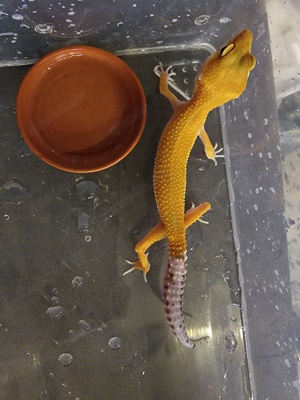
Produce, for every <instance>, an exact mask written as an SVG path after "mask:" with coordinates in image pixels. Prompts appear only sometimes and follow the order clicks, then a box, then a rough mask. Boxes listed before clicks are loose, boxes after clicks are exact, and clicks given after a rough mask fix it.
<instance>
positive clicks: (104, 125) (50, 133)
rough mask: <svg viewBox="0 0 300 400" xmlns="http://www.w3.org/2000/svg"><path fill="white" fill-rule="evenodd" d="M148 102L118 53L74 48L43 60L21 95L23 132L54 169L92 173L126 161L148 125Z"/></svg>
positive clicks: (19, 109)
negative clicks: (124, 159)
mask: <svg viewBox="0 0 300 400" xmlns="http://www.w3.org/2000/svg"><path fill="white" fill-rule="evenodd" d="M145 119H146V101H145V95H144V92H143V89H142V86H141V84H140V82H139V80H138V78H137V77H136V75H135V74H134V72H133V71H132V70H131V69H130V68H129V67H128V66H127V65H126V64H125V63H124V62H123V61H122V60H120V59H119V58H118V57H117V56H115V55H113V54H111V53H109V52H107V51H104V50H101V49H98V48H95V47H90V46H72V47H66V48H63V49H60V50H57V51H54V52H52V53H50V54H48V55H46V56H45V57H43V58H42V59H41V60H39V61H38V62H37V63H36V64H35V65H34V66H33V67H32V68H31V69H30V70H29V72H28V73H27V75H26V76H25V78H24V80H23V82H22V84H21V86H20V89H19V92H18V97H17V120H18V124H19V128H20V131H21V133H22V135H23V137H24V139H25V141H26V143H27V144H28V146H29V147H30V148H31V149H32V151H33V152H34V153H35V154H37V155H38V156H39V157H40V158H41V159H42V160H44V161H46V162H47V163H48V164H50V165H53V166H54V167H57V168H60V169H62V170H65V171H71V172H93V171H99V170H102V169H105V168H108V167H110V166H111V165H113V164H116V163H117V162H119V161H120V160H122V159H123V158H124V157H125V156H126V155H127V154H128V153H129V152H130V151H131V150H132V149H133V148H134V146H135V145H136V143H137V142H138V140H139V138H140V136H141V134H142V132H143V129H144V125H145Z"/></svg>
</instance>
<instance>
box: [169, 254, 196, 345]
mask: <svg viewBox="0 0 300 400" xmlns="http://www.w3.org/2000/svg"><path fill="white" fill-rule="evenodd" d="M186 260H187V257H186V253H183V254H182V255H181V256H179V257H175V256H172V255H169V258H168V267H167V270H166V273H165V277H164V287H163V297H164V306H165V313H166V317H167V321H168V323H169V325H170V328H171V329H172V332H173V333H174V335H175V336H176V338H177V339H178V340H179V342H180V343H182V344H183V345H184V346H186V347H190V348H194V347H195V344H194V343H193V342H192V341H191V339H190V338H189V337H188V335H187V333H186V330H185V325H184V318H183V314H182V301H183V292H184V285H185V275H186V273H187V270H186Z"/></svg>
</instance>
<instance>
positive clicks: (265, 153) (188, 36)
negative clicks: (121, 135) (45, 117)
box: [0, 0, 300, 400]
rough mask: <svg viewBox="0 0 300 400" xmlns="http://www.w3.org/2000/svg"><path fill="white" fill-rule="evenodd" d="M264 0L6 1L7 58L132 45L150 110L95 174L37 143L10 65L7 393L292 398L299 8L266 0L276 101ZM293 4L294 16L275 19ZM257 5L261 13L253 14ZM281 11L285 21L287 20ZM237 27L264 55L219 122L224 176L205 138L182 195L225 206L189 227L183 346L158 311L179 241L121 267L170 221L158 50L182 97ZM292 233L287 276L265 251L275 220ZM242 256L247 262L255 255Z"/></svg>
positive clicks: (278, 239) (272, 246) (0, 115)
mask: <svg viewBox="0 0 300 400" xmlns="http://www.w3.org/2000/svg"><path fill="white" fill-rule="evenodd" d="M247 3H248V4H247ZM250 3H251V4H250ZM262 4H263V3H262V2H253V4H252V2H240V1H233V2H225V1H222V2H220V1H208V0H206V1H201V2H192V1H178V2H176V1H175V2H174V1H164V2H162V1H156V0H154V1H153V2H151V3H149V2H138V1H125V0H116V1H112V2H95V1H92V0H82V1H79V0H76V1H75V0H68V1H57V2H54V1H48V0H45V1H43V2H38V1H34V0H25V1H21V0H20V1H17V0H16V1H9V0H7V1H5V2H2V3H1V4H0V26H1V30H0V50H1V52H0V63H1V65H2V66H8V65H22V64H24V65H25V64H26V63H32V62H33V61H34V60H36V59H37V58H40V57H41V56H42V55H44V54H47V53H48V52H49V51H51V50H54V49H56V48H58V47H62V46H65V45H72V44H92V45H96V46H98V47H102V48H105V49H107V50H110V51H112V52H116V53H117V54H119V55H121V54H122V55H123V56H124V61H125V62H127V63H128V64H129V65H130V66H131V67H132V68H133V69H134V70H135V72H136V73H137V74H138V77H139V78H140V80H141V82H142V85H143V88H144V90H145V92H146V95H147V102H148V117H149V119H148V125H147V126H146V130H145V133H144V135H143V138H142V140H141V143H140V144H139V147H137V149H135V151H134V152H133V153H132V154H131V155H129V156H128V158H126V159H125V160H124V161H123V162H122V163H120V164H118V165H116V166H114V167H113V168H111V169H109V170H107V171H103V172H100V173H94V174H88V175H81V174H68V173H65V172H62V171H58V170H55V169H53V168H52V167H49V166H48V165H45V164H44V163H43V162H42V161H41V160H39V159H38V158H37V157H36V156H35V155H33V154H32V152H31V151H30V150H29V149H28V147H27V146H26V145H25V144H24V142H23V141H22V139H21V138H20V135H19V132H18V129H17V125H16V122H15V96H16V93H17V89H18V87H19V84H20V82H21V79H22V78H23V76H24V74H25V72H26V71H27V69H26V68H24V67H22V68H20V69H18V71H15V70H14V69H12V70H14V71H15V72H12V71H7V69H6V68H5V69H2V71H1V69H0V73H1V76H0V79H1V91H0V98H1V102H0V122H1V143H0V151H1V159H0V161H1V170H0V206H1V213H2V214H0V218H1V221H2V224H1V235H2V236H1V242H0V243H1V246H2V247H1V250H2V253H1V254H2V257H1V265H0V278H1V279H0V285H1V292H0V299H1V314H0V337H1V343H3V348H4V349H5V351H4V352H3V360H2V359H1V379H2V380H1V382H3V383H4V384H3V387H2V389H1V390H3V391H4V394H3V396H6V398H9V399H12V398H14V399H16V400H19V399H21V397H22V400H27V399H28V400H29V399H30V400H31V399H32V398H45V399H47V398H49V399H50V398H55V399H56V398H61V399H65V398H74V399H76V400H80V399H81V400H82V399H84V398H85V397H87V398H88V397H89V396H90V397H91V398H92V397H93V396H98V395H99V393H104V397H105V396H106V397H107V398H109V399H120V398H125V397H126V398H131V399H133V400H134V399H140V398H141V399H147V398H149V399H150V398H151V399H152V398H153V399H154V398H156V399H163V398H175V397H176V398H178V400H179V399H180V400H181V399H187V398H195V399H196V398H197V396H198V393H199V392H201V393H202V394H203V396H204V397H205V398H206V399H210V398H211V399H215V398H219V399H221V398H222V399H224V400H226V399H230V400H247V399H249V398H250V397H251V395H252V393H251V391H253V393H254V395H255V390H256V386H257V387H259V389H260V390H259V392H261V393H267V392H268V391H269V398H270V399H271V398H275V396H279V394H278V393H280V398H291V399H293V400H294V399H295V398H296V397H295V392H292V390H293V389H295V390H297V391H298V389H299V379H298V377H297V376H296V375H295V374H294V367H295V362H296V360H295V358H294V355H296V352H295V341H297V340H298V337H295V336H294V335H293V331H292V330H289V329H288V328H289V326H288V323H287V322H286V321H285V320H284V317H285V316H288V315H289V312H290V310H289V308H288V300H287V299H289V296H290V291H292V304H293V309H294V311H295V315H296V318H295V320H294V319H293V321H292V323H295V326H296V328H297V327H298V326H299V325H297V323H298V320H299V314H300V309H299V287H300V283H299V282H300V277H299V261H298V260H299V258H300V257H299V245H298V244H299V230H300V226H299V224H300V221H299V210H298V207H297V205H298V202H299V200H298V199H299V182H298V175H299V174H298V171H299V167H300V166H299V161H300V148H299V131H300V127H299V113H300V111H299V104H300V95H299V93H300V90H299V80H300V75H299V71H298V70H297V69H295V68H294V65H299V51H298V50H299V40H298V39H299V30H298V29H299V28H298V27H299V25H300V22H299V20H298V15H299V13H297V10H296V11H295V9H294V8H293V5H294V3H293V1H291V0H290V1H287V2H285V5H284V6H282V4H281V5H280V6H278V2H276V1H268V2H267V5H268V13H269V16H270V21H271V23H270V28H271V39H272V44H273V49H272V54H273V57H274V62H273V66H274V76H275V84H276V99H275V96H274V93H273V91H272V85H271V84H270V82H273V76H272V73H271V71H272V68H267V70H266V62H267V61H268V59H269V58H270V46H269V37H268V21H267V20H265V13H264V8H263V6H262ZM277 7H279V9H278V8H277ZM292 10H293V11H292ZM284 11H286V17H285V18H284V19H282V18H281V20H280V21H279V22H277V21H276V16H277V15H278V16H281V15H282V13H283V12H284ZM254 14H255V15H256V16H257V18H249V15H251V17H252V16H253V15H254ZM283 20H284V22H282V21H283ZM281 24H283V25H282V26H281ZM284 24H288V26H287V25H284ZM275 26H276V27H278V26H280V29H279V30H278V32H279V33H278V32H277V31H276V29H278V28H276V29H274V30H273V29H272V28H274V27H275ZM241 27H242V28H244V27H248V28H250V29H252V30H253V32H254V54H255V56H256V57H257V61H258V63H257V66H256V68H255V69H254V71H252V72H251V74H250V80H249V86H248V88H247V89H246V92H245V94H244V95H243V96H242V98H241V99H238V100H235V101H233V102H231V103H230V104H229V105H228V106H227V107H226V108H225V109H222V110H221V111H220V113H221V117H220V114H219V112H217V111H216V112H213V113H212V115H211V116H210V117H209V118H208V121H207V129H208V131H209V134H210V135H211V137H212V140H213V141H214V143H215V142H218V144H219V145H221V142H222V139H223V140H224V137H225V141H224V153H225V162H226V171H227V176H226V173H225V169H224V165H223V160H220V162H219V163H218V166H217V167H214V166H213V165H212V164H211V163H210V162H208V161H207V160H206V158H205V156H204V154H203V148H202V147H201V144H200V143H198V144H196V146H195V148H194V149H193V152H192V154H191V158H190V161H189V164H188V171H187V177H188V190H187V208H189V207H190V206H191V204H193V203H194V202H195V201H196V202H199V203H200V202H203V201H204V200H205V201H210V202H212V204H213V208H212V210H211V212H210V213H209V214H208V215H207V217H206V220H207V221H209V225H208V226H206V225H203V224H202V225H201V226H200V224H195V226H193V227H191V228H190V230H189V231H188V232H187V239H188V247H189V271H188V276H187V285H186V299H185V307H186V308H185V310H184V311H185V312H186V323H187V327H188V330H189V334H190V335H191V336H192V337H193V338H195V339H199V340H198V341H197V348H196V350H195V351H194V352H192V353H185V352H184V350H182V349H181V348H180V347H179V346H178V345H177V343H176V341H175V340H174V338H173V337H172V335H171V334H170V332H169V330H168V328H167V326H166V324H165V319H164V316H163V307H162V304H161V278H162V274H163V270H164V267H165V261H166V251H167V250H166V242H163V243H160V244H157V245H155V246H153V247H152V248H151V249H150V252H149V260H150V262H151V271H150V273H149V278H148V284H145V283H144V281H143V279H142V274H141V273H140V271H135V272H134V273H132V274H130V275H128V276H126V277H123V276H122V274H123V272H124V271H125V269H126V265H125V258H129V259H132V260H134V258H135V253H134V246H135V244H136V243H137V241H138V240H140V239H141V238H142V237H143V236H144V234H145V233H147V232H148V231H149V229H150V228H151V227H152V226H154V225H155V223H156V222H157V218H158V217H157V213H156V207H155V202H154V198H153V191H152V168H153V161H154V156H155V151H156V147H157V142H158V138H159V135H160V133H161V132H162V130H163V127H164V126H165V124H166V123H167V121H168V119H169V117H170V116H171V114H172V110H171V107H170V106H169V104H168V103H167V101H166V100H165V99H163V98H162V97H161V96H160V95H159V93H158V89H157V87H158V79H157V77H156V76H155V75H154V74H153V68H154V67H155V66H156V65H157V64H158V62H159V61H162V63H163V64H164V65H165V66H169V65H173V66H174V70H175V72H176V74H177V75H176V78H175V80H176V84H177V85H178V87H179V88H180V89H181V91H182V93H183V95H184V98H186V97H187V96H189V97H190V96H191V95H192V92H193V79H194V76H195V74H196V73H197V72H198V71H199V69H200V66H201V64H202V62H203V60H204V58H205V57H206V56H207V55H208V51H211V50H212V49H213V46H214V47H219V46H220V45H222V44H223V42H224V39H225V38H226V40H227V39H228V38H229V37H231V36H232V34H234V33H237V32H238V31H239V30H240V29H241ZM287 44H288V45H289V46H287ZM288 47H290V48H291V52H290V53H288V54H286V51H287V48H288ZM297 63H298V64H297ZM267 65H268V66H269V64H267ZM266 88H268V89H266ZM266 93H267V94H266ZM276 100H277V106H278V111H279V120H280V130H281V143H279V142H277V139H276V133H277V130H276V129H277V125H276V115H275V114H276V113H273V112H270V109H271V107H269V108H268V107H267V105H266V104H267V103H268V104H269V103H272V102H273V101H274V102H275V101H276ZM254 109H255V112H254V111H253V110H254ZM274 109H275V108H274ZM266 110H267V111H266ZM224 113H225V115H223V114H224ZM221 133H222V134H223V137H222V135H221ZM231 135H232V136H231ZM233 137H234V138H235V139H232V138H233ZM279 156H280V161H282V165H281V166H280V168H278V165H279V164H280V163H277V160H278V157H279ZM254 164H255V165H254ZM275 165H276V166H275ZM246 169H247V170H248V171H246V172H249V173H248V174H247V173H245V170H246ZM245 175H246V176H247V179H245ZM253 175H254V176H253ZM282 177H283V185H284V195H285V204H284V206H285V209H284V213H282V211H281V208H280V205H281V203H282V202H283V198H282V196H283V194H282V190H281V186H280V183H281V179H282ZM228 196H229V198H228ZM272 210H273V211H274V210H275V211H276V210H279V211H278V213H279V215H278V216H277V217H278V218H279V219H280V221H279V223H277V222H276V223H274V221H273V220H272V218H269V216H270V215H272V216H274V214H272ZM276 221H278V220H277V219H276ZM245 225H247V226H246V228H245ZM234 227H235V228H234ZM236 228H238V229H236ZM241 228H243V235H241V234H240V232H241ZM282 231H283V232H284V234H286V236H287V240H288V250H289V257H290V271H291V273H290V277H289V276H288V275H287V274H286V273H283V271H284V268H281V265H276V266H274V267H273V265H271V266H270V262H269V259H272V260H275V261H276V259H277V258H279V257H280V256H281V254H283V253H284V251H285V240H284V239H285V237H283V236H282V235H281V236H280V235H277V233H278V232H279V233H280V232H282ZM262 242H263V243H264V244H263V245H262ZM245 260H247V262H248V264H247V267H248V266H249V268H247V270H246V269H243V268H242V267H243V265H245V264H244V263H245ZM237 263H238V265H239V266H241V269H240V270H238V267H237ZM274 264H275V263H274ZM241 272H242V273H241ZM243 290H244V291H243ZM2 309H3V311H2ZM242 313H243V314H242ZM246 317H247V318H248V319H245V318H246ZM243 318H244V320H243ZM290 320H291V319H290ZM245 330H246V338H247V340H248V342H247V347H246V348H245V342H244V340H245V336H244V333H245ZM255 330H256V331H257V335H255ZM296 331H297V330H296ZM28 332H30V334H28ZM284 332H286V333H284ZM297 332H298V331H297ZM265 363H268V371H269V374H268V375H265V372H266V369H265ZM249 369H250V374H249V371H248V370H249ZM187 370H188V371H189V373H188V375H187V374H183V372H182V371H187ZM278 371H280V376H279V375H278V373H277V372H278ZM15 382H23V383H24V385H25V386H24V385H23V387H22V396H21V397H20V396H19V397H18V394H16V392H14V390H15V389H14V388H15V384H16V383H15ZM5 391H6V392H5ZM6 393H8V394H6ZM107 393H109V394H107ZM282 393H283V394H282ZM106 394H107V395H106ZM1 395H2V393H1ZM195 396H196V397H195ZM4 398H5V397H4Z"/></svg>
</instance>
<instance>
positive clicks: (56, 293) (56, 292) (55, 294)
mask: <svg viewBox="0 0 300 400" xmlns="http://www.w3.org/2000/svg"><path fill="white" fill-rule="evenodd" d="M52 294H53V296H57V295H58V290H57V288H53V289H52Z"/></svg>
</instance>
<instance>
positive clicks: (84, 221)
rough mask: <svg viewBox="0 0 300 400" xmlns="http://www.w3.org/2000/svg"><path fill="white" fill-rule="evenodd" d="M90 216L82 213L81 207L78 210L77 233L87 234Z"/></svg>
mask: <svg viewBox="0 0 300 400" xmlns="http://www.w3.org/2000/svg"><path fill="white" fill-rule="evenodd" d="M90 218H91V217H90V216H89V215H88V214H86V213H85V212H84V211H83V208H82V207H79V208H78V230H79V232H87V230H88V228H89V223H90Z"/></svg>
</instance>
